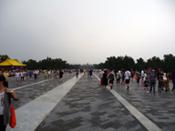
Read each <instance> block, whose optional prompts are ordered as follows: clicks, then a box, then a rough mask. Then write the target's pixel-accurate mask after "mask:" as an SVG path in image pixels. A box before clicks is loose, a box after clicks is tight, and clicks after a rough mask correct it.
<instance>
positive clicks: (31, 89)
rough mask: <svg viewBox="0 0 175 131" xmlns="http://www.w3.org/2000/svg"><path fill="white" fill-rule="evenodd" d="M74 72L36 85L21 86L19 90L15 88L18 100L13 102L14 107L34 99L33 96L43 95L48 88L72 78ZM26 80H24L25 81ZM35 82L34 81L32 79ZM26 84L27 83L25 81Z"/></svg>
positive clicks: (50, 88)
mask: <svg viewBox="0 0 175 131" xmlns="http://www.w3.org/2000/svg"><path fill="white" fill-rule="evenodd" d="M73 76H74V74H73V73H72V74H65V75H64V77H63V78H62V79H61V80H60V79H52V80H49V81H46V82H43V83H40V84H37V85H32V86H28V87H25V88H22V89H20V90H16V94H17V96H18V98H19V101H18V102H14V106H15V108H19V107H20V106H22V105H24V104H26V103H28V102H30V101H32V100H34V99H35V98H37V97H39V96H41V95H43V94H44V93H46V92H48V91H49V90H52V89H53V88H55V87H56V86H58V85H60V84H62V83H64V82H65V81H67V80H68V79H70V78H72V77H73ZM27 82H28V81H26V83H27ZM34 82H35V81H34ZM29 83H30V81H29ZM27 84H28V83H27Z"/></svg>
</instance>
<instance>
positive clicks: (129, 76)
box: [124, 70, 131, 90]
mask: <svg viewBox="0 0 175 131" xmlns="http://www.w3.org/2000/svg"><path fill="white" fill-rule="evenodd" d="M124 76H125V84H126V87H127V90H129V83H130V78H131V72H130V71H129V70H126V71H125V74H124Z"/></svg>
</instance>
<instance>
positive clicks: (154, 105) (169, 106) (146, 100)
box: [114, 82, 175, 131]
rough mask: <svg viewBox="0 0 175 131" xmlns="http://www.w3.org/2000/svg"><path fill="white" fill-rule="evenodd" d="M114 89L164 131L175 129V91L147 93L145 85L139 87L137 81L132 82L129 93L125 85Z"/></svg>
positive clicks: (116, 86)
mask: <svg viewBox="0 0 175 131" xmlns="http://www.w3.org/2000/svg"><path fill="white" fill-rule="evenodd" d="M114 90H116V91H117V92H118V93H119V94H120V95H121V96H122V97H124V98H125V99H126V100H128V101H129V102H130V103H131V104H132V105H133V106H135V107H136V108H137V109H138V110H139V111H140V112H142V113H143V114H144V115H146V116H147V117H148V118H149V119H150V120H151V121H153V122H154V123H156V124H157V125H158V126H159V127H161V128H162V129H163V131H174V130H175V102H174V100H175V92H171V91H170V92H162V93H156V95H153V94H147V93H145V92H144V90H143V87H139V86H138V84H137V83H136V82H132V83H131V88H130V91H129V93H128V92H127V91H126V89H125V87H124V86H121V85H119V84H118V85H115V86H114Z"/></svg>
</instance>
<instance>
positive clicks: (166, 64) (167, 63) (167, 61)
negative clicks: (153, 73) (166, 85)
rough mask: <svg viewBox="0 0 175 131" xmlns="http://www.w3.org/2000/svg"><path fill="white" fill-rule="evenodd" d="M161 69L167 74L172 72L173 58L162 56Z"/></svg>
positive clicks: (174, 66)
mask: <svg viewBox="0 0 175 131" xmlns="http://www.w3.org/2000/svg"><path fill="white" fill-rule="evenodd" d="M163 68H164V70H165V71H167V72H172V71H174V70H175V56H173V55H172V54H167V55H164V60H163Z"/></svg>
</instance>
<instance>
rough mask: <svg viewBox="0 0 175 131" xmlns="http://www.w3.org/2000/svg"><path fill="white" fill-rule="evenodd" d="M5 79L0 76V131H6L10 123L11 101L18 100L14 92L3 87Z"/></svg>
mask: <svg viewBox="0 0 175 131" xmlns="http://www.w3.org/2000/svg"><path fill="white" fill-rule="evenodd" d="M5 81H6V80H5V77H4V76H3V75H0V131H6V127H7V125H8V124H9V122H10V105H11V99H14V100H18V99H17V97H16V93H15V91H12V90H9V89H8V88H7V87H5V86H4V82H5Z"/></svg>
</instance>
